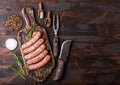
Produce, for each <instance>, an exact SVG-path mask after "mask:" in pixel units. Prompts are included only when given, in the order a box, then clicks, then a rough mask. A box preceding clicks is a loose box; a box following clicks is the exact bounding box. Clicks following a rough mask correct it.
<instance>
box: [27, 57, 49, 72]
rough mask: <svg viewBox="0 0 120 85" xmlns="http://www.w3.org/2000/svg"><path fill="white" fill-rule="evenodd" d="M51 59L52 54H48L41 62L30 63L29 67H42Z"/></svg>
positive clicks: (30, 68)
mask: <svg viewBox="0 0 120 85" xmlns="http://www.w3.org/2000/svg"><path fill="white" fill-rule="evenodd" d="M50 59H51V57H50V55H47V56H46V57H45V58H44V59H43V60H42V61H41V62H39V63H36V64H32V65H29V66H28V69H29V70H35V69H38V68H41V67H43V66H45V65H46V64H47V63H48V62H49V61H50Z"/></svg>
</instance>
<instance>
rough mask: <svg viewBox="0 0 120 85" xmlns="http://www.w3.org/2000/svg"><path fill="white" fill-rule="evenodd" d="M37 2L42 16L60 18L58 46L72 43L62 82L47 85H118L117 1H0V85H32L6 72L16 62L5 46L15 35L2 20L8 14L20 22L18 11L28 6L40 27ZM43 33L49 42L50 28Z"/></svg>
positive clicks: (119, 14)
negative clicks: (50, 14)
mask: <svg viewBox="0 0 120 85" xmlns="http://www.w3.org/2000/svg"><path fill="white" fill-rule="evenodd" d="M40 1H41V2H43V5H44V10H45V15H46V14H47V11H48V10H51V11H52V14H59V15H60V30H59V40H60V42H59V44H60V45H61V43H62V42H63V41H64V40H67V39H71V40H72V41H73V42H72V45H71V50H70V55H69V58H68V62H67V64H66V67H65V72H64V75H63V77H62V79H61V80H60V81H58V82H48V83H47V84H59V85H120V0H0V84H1V85H2V84H24V83H28V84H32V83H31V82H30V81H23V80H21V79H20V78H18V77H17V76H16V74H15V73H14V72H13V71H12V70H11V69H10V68H9V65H10V64H14V63H15V61H14V59H13V57H12V52H11V51H8V50H7V49H6V48H5V46H4V43H5V40H6V39H7V38H9V37H12V38H17V32H10V31H7V30H6V27H5V19H6V17H7V16H8V15H11V14H17V15H19V16H20V17H21V19H23V17H22V15H21V9H22V8H23V7H26V6H31V7H33V8H34V9H35V11H36V12H35V13H36V20H37V22H38V23H39V24H40V25H43V24H41V23H40V21H39V19H38V16H37V10H38V3H39V2H40ZM23 20H24V19H23ZM23 27H24V24H23ZM46 29H47V31H48V35H49V36H50V39H51V42H52V38H53V36H54V35H53V30H52V26H51V27H50V28H46ZM17 50H18V49H16V51H17ZM42 84H46V82H45V83H42Z"/></svg>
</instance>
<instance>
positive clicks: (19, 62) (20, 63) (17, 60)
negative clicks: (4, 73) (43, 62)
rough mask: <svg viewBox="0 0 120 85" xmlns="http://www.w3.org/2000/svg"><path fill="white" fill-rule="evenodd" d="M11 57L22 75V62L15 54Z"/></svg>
mask: <svg viewBox="0 0 120 85" xmlns="http://www.w3.org/2000/svg"><path fill="white" fill-rule="evenodd" d="M13 57H14V58H15V61H16V63H17V65H18V66H19V68H20V71H21V72H22V73H24V70H23V66H22V62H21V61H20V59H19V57H18V55H17V53H15V52H14V53H13Z"/></svg>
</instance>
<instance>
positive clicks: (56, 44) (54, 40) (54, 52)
mask: <svg viewBox="0 0 120 85" xmlns="http://www.w3.org/2000/svg"><path fill="white" fill-rule="evenodd" d="M53 54H54V57H57V55H58V36H57V35H55V37H54V39H53Z"/></svg>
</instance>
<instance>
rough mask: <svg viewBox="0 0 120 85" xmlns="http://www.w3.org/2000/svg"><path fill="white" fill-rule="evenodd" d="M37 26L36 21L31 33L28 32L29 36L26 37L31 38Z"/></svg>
mask: <svg viewBox="0 0 120 85" xmlns="http://www.w3.org/2000/svg"><path fill="white" fill-rule="evenodd" d="M36 26H37V24H36V23H34V24H33V25H32V26H31V29H30V31H29V33H28V34H27V36H26V39H27V40H29V39H30V38H31V37H32V34H33V32H34V30H35V28H36Z"/></svg>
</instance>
